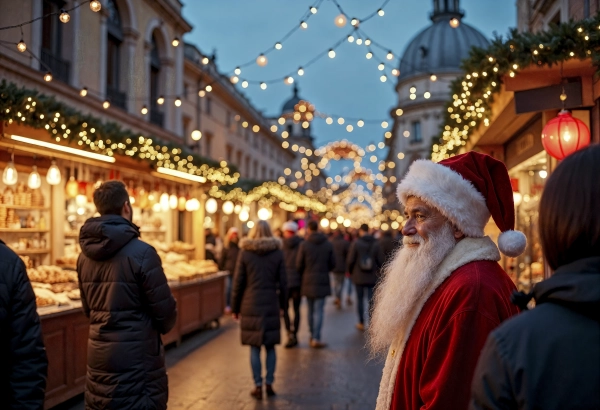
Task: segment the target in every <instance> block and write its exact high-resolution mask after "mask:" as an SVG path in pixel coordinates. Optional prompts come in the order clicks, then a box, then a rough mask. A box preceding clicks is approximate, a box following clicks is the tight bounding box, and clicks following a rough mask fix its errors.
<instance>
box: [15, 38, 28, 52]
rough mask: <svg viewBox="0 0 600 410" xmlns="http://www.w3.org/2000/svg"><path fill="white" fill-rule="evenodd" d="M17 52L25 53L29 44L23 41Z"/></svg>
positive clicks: (20, 42)
mask: <svg viewBox="0 0 600 410" xmlns="http://www.w3.org/2000/svg"><path fill="white" fill-rule="evenodd" d="M17 50H19V51H20V52H21V53H24V52H25V51H26V50H27V44H25V42H24V41H23V39H21V41H19V42H18V43H17Z"/></svg>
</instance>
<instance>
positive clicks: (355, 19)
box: [350, 18, 360, 27]
mask: <svg viewBox="0 0 600 410" xmlns="http://www.w3.org/2000/svg"><path fill="white" fill-rule="evenodd" d="M350 24H352V26H354V27H358V26H359V24H360V20H358V19H357V18H353V19H352V20H350Z"/></svg>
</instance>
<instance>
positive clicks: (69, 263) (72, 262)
mask: <svg viewBox="0 0 600 410" xmlns="http://www.w3.org/2000/svg"><path fill="white" fill-rule="evenodd" d="M78 258H79V254H73V255H65V256H63V257H61V258H56V264H57V265H58V266H60V267H71V268H74V267H75V266H77V259H78Z"/></svg>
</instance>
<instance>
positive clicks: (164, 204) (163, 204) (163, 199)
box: [159, 192, 169, 212]
mask: <svg viewBox="0 0 600 410" xmlns="http://www.w3.org/2000/svg"><path fill="white" fill-rule="evenodd" d="M159 204H160V210H161V211H163V212H166V211H168V210H169V194H167V193H166V192H163V193H162V195H161V196H160V201H159Z"/></svg>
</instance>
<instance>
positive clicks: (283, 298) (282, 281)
mask: <svg viewBox="0 0 600 410" xmlns="http://www.w3.org/2000/svg"><path fill="white" fill-rule="evenodd" d="M277 277H278V281H277V282H278V284H279V307H280V308H281V309H283V310H286V309H287V308H288V295H287V273H286V270H285V259H284V258H283V253H282V254H281V261H280V262H279V269H278V275H277Z"/></svg>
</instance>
